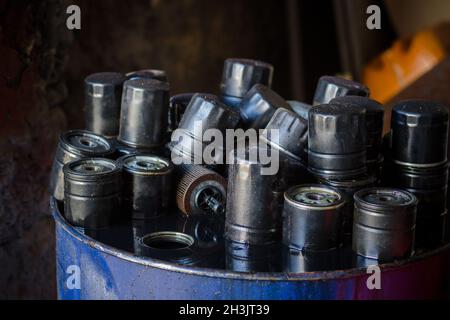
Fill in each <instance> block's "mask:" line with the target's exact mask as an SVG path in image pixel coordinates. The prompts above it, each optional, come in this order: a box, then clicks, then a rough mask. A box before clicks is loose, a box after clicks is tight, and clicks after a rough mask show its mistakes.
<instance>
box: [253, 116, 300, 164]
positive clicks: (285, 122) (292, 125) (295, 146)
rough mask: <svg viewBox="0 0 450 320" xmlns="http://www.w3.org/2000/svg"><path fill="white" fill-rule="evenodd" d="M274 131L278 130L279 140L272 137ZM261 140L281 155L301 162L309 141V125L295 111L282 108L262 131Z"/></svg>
mask: <svg viewBox="0 0 450 320" xmlns="http://www.w3.org/2000/svg"><path fill="white" fill-rule="evenodd" d="M272 130H277V135H276V136H277V137H276V138H277V139H274V138H275V137H272V136H271V134H272ZM260 139H261V140H262V141H264V142H266V143H268V144H269V145H270V146H271V147H272V148H276V149H278V150H280V152H281V153H283V154H285V155H287V156H289V157H291V158H293V159H296V160H299V161H301V155H302V154H303V153H304V152H305V148H306V144H307V140H308V124H307V122H306V121H305V120H304V119H302V118H300V117H299V116H297V115H296V114H295V113H294V112H293V111H291V110H288V109H284V108H280V109H277V111H275V113H274V114H273V116H272V118H271V119H270V121H269V123H268V124H267V126H266V128H265V130H263V131H262V133H261V135H260Z"/></svg>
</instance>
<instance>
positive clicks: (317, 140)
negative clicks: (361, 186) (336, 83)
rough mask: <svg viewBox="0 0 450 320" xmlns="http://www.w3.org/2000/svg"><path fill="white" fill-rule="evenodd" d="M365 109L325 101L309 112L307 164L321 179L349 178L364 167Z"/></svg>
mask: <svg viewBox="0 0 450 320" xmlns="http://www.w3.org/2000/svg"><path fill="white" fill-rule="evenodd" d="M365 116H366V111H365V109H363V108H358V107H355V106H352V105H346V106H344V105H335V104H325V105H320V106H315V107H313V108H312V109H311V110H310V111H309V128H308V133H309V137H308V148H309V150H308V166H309V169H310V170H311V171H312V172H313V173H314V174H317V175H320V176H322V177H324V178H332V177H347V178H348V177H352V176H358V175H360V174H363V173H365V172H366V171H367V168H366V121H365Z"/></svg>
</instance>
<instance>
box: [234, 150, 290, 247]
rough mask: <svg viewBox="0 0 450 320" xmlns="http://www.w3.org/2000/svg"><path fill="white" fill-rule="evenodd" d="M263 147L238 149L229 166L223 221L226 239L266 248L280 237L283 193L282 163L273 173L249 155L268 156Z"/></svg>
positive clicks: (258, 158) (257, 159) (258, 159)
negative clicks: (265, 246) (260, 154)
mask: <svg viewBox="0 0 450 320" xmlns="http://www.w3.org/2000/svg"><path fill="white" fill-rule="evenodd" d="M268 151H270V149H267V148H265V147H263V146H258V145H251V146H249V147H248V148H238V149H237V150H236V152H235V153H234V154H233V155H232V157H233V161H232V162H230V164H229V165H228V193H227V206H226V207H227V208H226V218H225V238H227V239H228V240H230V241H233V242H239V243H246V244H249V245H268V244H271V243H274V242H277V241H279V239H280V238H281V212H282V204H283V198H282V195H283V191H284V190H285V186H284V185H283V183H282V177H280V174H281V173H282V172H283V169H282V166H283V163H279V170H278V171H277V172H276V173H275V174H270V172H264V169H267V165H265V164H262V163H261V161H260V157H259V156H258V157H257V158H256V159H252V157H249V155H250V154H255V153H257V152H262V153H264V154H268V153H267V152H268Z"/></svg>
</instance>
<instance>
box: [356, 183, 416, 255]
mask: <svg viewBox="0 0 450 320" xmlns="http://www.w3.org/2000/svg"><path fill="white" fill-rule="evenodd" d="M354 201H355V211H354V222H353V251H355V252H356V253H357V254H358V255H361V256H364V257H367V258H371V259H377V260H380V261H384V262H388V261H392V260H394V259H400V258H406V257H409V256H410V255H411V254H412V252H413V248H414V236H415V226H416V210H417V199H416V197H415V196H414V195H413V194H412V193H410V192H407V191H403V190H400V189H389V188H369V189H364V190H361V191H358V192H357V193H356V194H355V196H354Z"/></svg>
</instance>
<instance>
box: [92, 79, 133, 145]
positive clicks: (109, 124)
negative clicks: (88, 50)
mask: <svg viewBox="0 0 450 320" xmlns="http://www.w3.org/2000/svg"><path fill="white" fill-rule="evenodd" d="M125 80H126V78H125V76H124V75H123V74H121V73H117V72H102V73H95V74H92V75H90V76H88V77H87V78H86V79H85V80H84V95H85V103H84V104H85V112H84V115H85V125H86V129H87V130H89V131H92V132H95V133H97V134H101V135H104V136H106V137H108V138H109V137H116V136H117V135H118V133H119V123H120V104H121V98H122V87H123V83H124V82H125Z"/></svg>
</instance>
